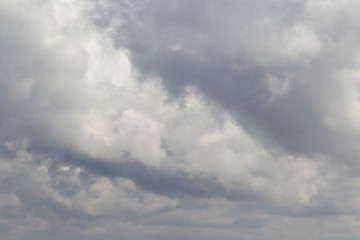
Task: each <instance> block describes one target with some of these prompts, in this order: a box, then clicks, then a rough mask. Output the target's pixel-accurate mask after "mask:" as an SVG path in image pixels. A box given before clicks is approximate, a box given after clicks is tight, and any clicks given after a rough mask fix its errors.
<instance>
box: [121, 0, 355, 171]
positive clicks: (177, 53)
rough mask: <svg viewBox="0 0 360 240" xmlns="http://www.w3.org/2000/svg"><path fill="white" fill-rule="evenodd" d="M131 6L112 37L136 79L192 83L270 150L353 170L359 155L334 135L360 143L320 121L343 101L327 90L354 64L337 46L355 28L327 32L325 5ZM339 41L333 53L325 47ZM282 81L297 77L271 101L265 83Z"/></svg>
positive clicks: (174, 88) (178, 87)
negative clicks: (134, 70) (125, 54)
mask: <svg viewBox="0 0 360 240" xmlns="http://www.w3.org/2000/svg"><path fill="white" fill-rule="evenodd" d="M121 3H122V1H120V4H121ZM133 4H134V5H135V6H138V7H137V8H136V9H137V11H135V13H133V14H132V15H131V16H130V17H128V18H126V22H125V24H123V25H122V26H121V27H120V29H119V30H120V31H119V36H120V37H117V36H115V39H116V40H117V41H118V44H119V45H120V46H122V45H125V46H126V47H127V48H129V49H130V56H131V59H132V61H133V62H134V64H135V66H136V67H137V68H138V69H139V70H140V71H141V73H143V74H145V75H148V74H150V75H156V76H159V77H160V78H161V79H162V82H163V84H164V85H165V86H166V87H167V89H168V90H169V91H170V92H171V93H172V94H175V95H177V94H179V93H181V91H183V90H184V89H185V87H186V86H189V85H190V86H196V87H197V88H198V89H200V90H201V91H202V92H203V93H205V94H206V95H207V96H208V97H209V98H210V99H211V100H214V101H216V102H217V103H219V104H220V105H222V106H223V107H224V108H226V109H228V110H229V111H231V112H232V114H233V116H235V117H236V118H237V119H238V121H239V123H240V124H242V125H243V126H245V129H246V130H247V131H249V132H250V133H251V134H252V135H253V136H257V135H260V137H258V139H259V140H260V141H263V142H264V143H266V144H270V145H272V144H274V143H275V145H277V146H281V147H283V148H285V149H286V150H287V151H289V152H290V153H292V154H298V155H308V156H316V155H317V154H323V155H326V156H327V157H329V158H333V159H334V160H335V161H337V159H342V160H345V161H347V162H348V163H349V164H352V167H354V161H356V158H357V157H356V156H357V155H358V151H357V150H356V149H354V148H352V147H349V146H347V144H342V143H339V138H340V139H342V140H341V142H343V141H347V142H353V143H355V142H357V141H358V139H359V136H358V135H357V134H355V133H351V132H350V133H349V132H344V131H343V130H342V129H337V128H334V129H331V128H329V126H328V125H326V123H324V118H325V117H324V115H327V114H328V113H327V111H328V108H331V104H332V103H333V102H334V101H335V102H336V101H338V103H339V104H341V102H343V98H344V96H341V95H340V94H335V96H334V94H333V93H332V92H333V91H336V89H334V87H335V88H336V84H337V83H336V81H337V80H335V79H334V76H336V74H337V71H339V70H341V69H342V68H347V67H350V68H351V67H352V61H353V60H352V56H353V54H352V53H350V52H349V55H346V54H345V53H346V52H348V50H349V49H351V48H349V47H346V46H344V45H342V44H341V42H342V41H346V39H347V36H351V33H350V32H349V31H351V30H349V31H345V32H344V33H343V34H341V33H339V32H338V30H339V29H344V27H339V28H336V27H331V26H330V25H329V24H328V23H324V20H323V19H320V18H318V17H317V16H318V14H330V13H326V12H325V10H324V9H326V6H325V5H326V4H325V3H324V6H322V5H321V4H322V3H319V4H317V3H315V2H312V1H311V2H301V1H267V2H264V1H225V2H217V1H206V2H201V3H198V2H196V3H194V2H191V1H181V2H180V1H152V2H151V4H150V3H149V2H148V3H140V2H137V1H135V2H134V3H133ZM347 4H348V3H347ZM337 5H341V7H342V8H341V9H342V10H343V11H348V10H349V9H350V8H351V7H349V8H347V7H346V6H350V5H351V4H350V3H349V5H346V4H335V3H334V4H333V6H332V7H333V8H336V7H337ZM322 7H324V8H322ZM322 12H325V13H322ZM335 12H336V10H334V12H333V13H334V14H337V13H335ZM327 17H328V18H330V19H332V17H333V16H327ZM329 21H332V20H329ZM341 21H343V20H341ZM326 24H327V25H326ZM352 24H353V23H352V22H350V23H344V26H348V25H349V26H351V25H352ZM325 27H326V28H325ZM345 28H346V27H345ZM338 34H339V35H338ZM124 35H125V36H126V37H125V38H124V37H123V36H124ZM286 41H287V42H286ZM291 41H294V43H292V42H291ZM350 41H351V40H350ZM288 43H289V44H294V45H288V46H287V45H286V44H288ZM338 43H340V44H339V45H337V47H335V48H331V44H338ZM354 47H355V46H354ZM288 74H290V75H292V76H293V78H292V79H291V81H290V82H289V83H287V84H289V86H288V89H286V93H284V94H283V95H282V96H279V97H277V98H276V99H275V100H274V101H272V102H271V103H269V99H271V98H272V96H271V95H272V94H273V93H272V92H271V91H270V90H271V89H270V90H269V88H267V87H266V83H264V80H266V78H267V76H268V75H272V76H274V77H275V78H276V79H277V81H278V83H277V85H276V86H277V87H279V84H285V83H284V82H283V83H281V81H284V79H285V77H286V75H288ZM344 81H346V80H345V79H344ZM265 82H266V81H265ZM280 86H281V85H280ZM283 91H285V90H283ZM336 95H337V96H336ZM334 98H338V99H337V100H336V99H334ZM344 104H346V103H344ZM339 114H346V113H339ZM330 118H336V116H330ZM342 121H345V122H346V120H345V119H344V120H342ZM344 124H346V123H344ZM350 131H351V130H350Z"/></svg>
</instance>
